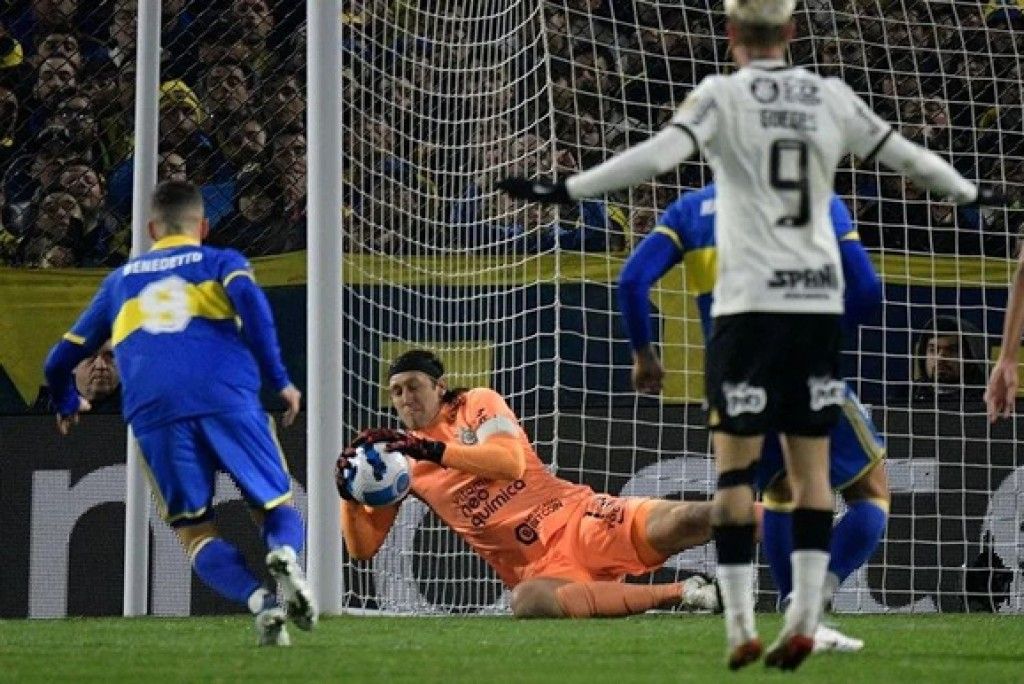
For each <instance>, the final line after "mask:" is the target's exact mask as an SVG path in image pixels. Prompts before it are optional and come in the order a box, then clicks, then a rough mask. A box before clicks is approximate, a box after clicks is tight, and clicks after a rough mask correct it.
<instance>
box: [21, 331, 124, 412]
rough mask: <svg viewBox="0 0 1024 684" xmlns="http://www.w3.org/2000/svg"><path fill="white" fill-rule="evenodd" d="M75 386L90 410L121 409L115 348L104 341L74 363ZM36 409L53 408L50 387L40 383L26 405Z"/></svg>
mask: <svg viewBox="0 0 1024 684" xmlns="http://www.w3.org/2000/svg"><path fill="white" fill-rule="evenodd" d="M74 375H75V387H76V388H77V389H78V393H79V394H80V395H82V397H84V398H85V400H86V401H88V402H89V403H90V404H91V405H92V408H91V409H90V413H120V412H121V373H120V372H119V371H118V369H117V363H116V362H115V360H114V350H113V348H112V347H111V346H110V342H109V341H108V342H106V343H104V344H103V346H102V347H100V348H99V349H98V350H97V351H96V353H95V354H93V355H92V356H90V357H89V358H87V359H84V360H82V361H81V362H80V363H79V364H78V365H77V366H75V371H74ZM29 410H30V411H33V412H38V413H53V412H54V411H55V410H56V409H55V408H54V407H53V405H52V404H51V403H50V388H49V387H47V386H46V385H43V386H42V387H40V388H39V394H38V395H37V396H36V399H35V401H34V402H33V403H32V406H31V408H30V409H29Z"/></svg>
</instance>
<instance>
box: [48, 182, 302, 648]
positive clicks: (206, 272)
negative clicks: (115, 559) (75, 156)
mask: <svg viewBox="0 0 1024 684" xmlns="http://www.w3.org/2000/svg"><path fill="white" fill-rule="evenodd" d="M151 216H152V220H151V221H150V223H149V233H150V236H151V237H152V238H153V240H154V244H153V248H152V250H151V251H150V252H149V253H147V254H144V255H142V256H139V257H136V258H134V259H132V260H131V261H129V262H128V263H127V264H125V265H124V266H122V267H120V268H118V269H117V270H115V271H113V272H112V273H110V274H109V275H108V276H107V277H106V278H105V279H104V281H103V283H102V284H101V285H100V288H99V291H98V292H97V293H96V296H95V297H94V298H93V300H92V302H91V303H90V305H89V307H88V308H87V309H86V310H85V311H84V312H83V313H82V315H81V316H80V317H79V319H78V321H77V322H76V323H75V324H74V326H72V328H71V330H70V331H69V332H67V333H65V335H64V338H63V339H62V340H61V341H60V342H58V343H57V344H56V345H55V346H54V347H53V349H52V350H51V351H50V354H49V356H48V358H47V360H46V368H45V372H46V379H47V382H48V383H49V387H50V388H51V392H52V399H53V403H54V406H56V407H57V413H58V415H57V425H58V428H59V429H60V431H61V432H62V433H64V434H66V433H67V431H68V429H69V428H70V427H71V425H72V424H73V423H75V422H77V420H78V414H79V413H80V412H82V411H87V410H89V408H90V407H89V403H88V402H87V401H86V400H85V399H84V398H82V397H81V396H79V394H78V391H77V390H76V388H75V383H74V380H73V376H72V369H73V368H74V367H75V365H76V364H77V363H78V362H79V361H81V360H82V359H84V358H86V357H88V356H89V355H90V354H92V353H93V352H95V350H97V349H99V348H100V347H101V346H102V345H103V344H104V343H106V342H107V341H108V340H109V341H110V344H111V345H112V347H113V350H114V357H115V360H116V362H117V366H118V368H119V369H120V372H121V384H122V404H123V411H124V417H125V421H126V422H127V423H128V424H129V425H130V426H131V428H132V431H133V432H134V434H135V437H136V439H137V440H138V442H139V446H140V448H141V451H142V454H143V459H144V461H145V464H146V466H148V468H147V470H148V474H149V476H150V484H151V485H152V488H153V493H154V495H155V497H156V500H157V503H158V506H159V508H160V511H161V514H162V515H163V517H164V518H165V520H167V522H168V523H169V524H170V525H171V527H172V528H173V529H174V531H175V532H176V533H177V536H178V538H179V539H180V540H181V543H182V546H183V547H184V548H185V551H186V553H187V554H188V556H189V559H190V560H191V562H192V567H193V568H194V569H195V572H196V574H197V575H198V576H199V578H200V579H202V580H203V581H204V582H205V583H206V584H208V585H209V586H210V587H212V588H213V589H214V590H216V591H217V592H218V593H220V594H222V595H224V596H225V597H227V598H229V599H233V600H235V601H237V602H239V603H243V604H245V605H247V606H248V607H249V609H250V610H251V611H252V612H253V613H254V614H255V615H256V629H257V636H258V643H259V644H260V645H288V642H289V638H288V632H287V630H286V629H285V626H284V622H285V618H286V616H287V617H291V618H292V619H293V620H294V621H295V623H296V624H297V625H298V626H299V627H300V628H303V629H311V628H312V627H313V625H314V623H315V621H316V609H315V607H314V605H313V601H312V597H311V593H310V591H309V588H308V585H307V583H306V580H305V578H304V576H303V573H302V569H301V568H300V567H299V565H298V561H297V555H298V553H299V552H300V551H301V550H302V542H303V535H304V531H303V523H302V518H301V516H300V514H299V512H298V510H296V508H295V507H294V506H292V505H291V504H290V501H291V497H292V490H291V479H290V477H289V475H288V470H287V465H286V463H285V460H284V455H283V454H282V452H281V449H280V446H279V445H278V443H277V439H276V437H275V436H274V432H273V431H274V425H273V420H272V419H271V418H270V417H269V416H267V414H266V413H265V412H264V411H263V408H262V406H261V405H260V401H259V390H260V372H261V371H262V372H263V375H264V376H265V377H266V379H267V380H268V381H269V382H270V383H272V386H273V388H274V389H275V390H276V391H277V392H278V393H279V394H280V396H281V397H282V398H283V399H284V401H285V402H286V403H287V406H288V408H287V411H286V412H285V415H284V420H283V423H284V424H285V425H286V426H287V425H290V424H291V423H292V422H293V421H294V419H295V416H296V414H297V413H298V411H299V403H300V399H301V394H300V393H299V391H298V390H297V389H296V388H295V386H294V385H292V383H291V381H290V380H289V378H288V372H287V370H286V369H285V367H284V364H283V363H282V362H281V353H280V348H279V346H278V341H277V333H276V331H275V328H274V321H273V318H272V316H271V312H270V307H269V305H268V303H267V300H266V296H265V295H264V294H263V291H262V290H261V289H260V288H259V286H258V285H257V284H256V282H255V280H254V278H253V273H252V269H251V268H250V266H249V264H248V262H246V260H245V258H244V257H243V256H242V255H241V254H239V253H238V252H236V251H234V250H230V249H214V248H212V247H204V246H202V245H201V240H202V238H204V237H205V236H206V234H207V232H208V231H209V225H208V223H207V220H206V218H205V216H204V214H203V198H202V195H201V194H200V193H199V190H198V188H196V187H195V186H194V185H192V184H190V183H180V182H167V183H161V184H160V185H158V186H157V188H156V190H155V192H154V193H153V200H152V215H151ZM217 471H222V472H225V473H227V474H228V475H230V476H231V478H232V479H233V480H234V482H235V484H237V486H238V489H239V491H241V493H242V496H243V497H244V498H245V500H246V502H247V503H248V504H249V506H250V507H251V510H252V512H253V518H254V519H255V520H256V521H257V523H258V524H259V525H260V526H261V528H262V536H263V540H264V542H265V543H266V545H267V547H268V549H269V553H268V554H267V559H266V562H267V567H268V569H269V571H270V574H271V575H272V576H273V577H274V578H275V580H277V583H278V585H279V587H280V588H281V589H282V591H283V593H284V597H285V603H286V608H287V613H286V610H285V608H283V607H281V606H279V605H278V603H277V598H276V593H275V592H273V591H272V590H270V589H267V588H264V587H263V586H261V582H260V581H259V580H258V579H257V577H256V575H255V574H254V573H253V572H252V571H251V570H250V569H249V568H248V567H247V566H246V564H245V559H244V558H243V557H242V554H241V552H240V551H239V550H238V549H237V548H236V547H235V546H233V545H231V544H229V543H228V542H227V541H225V540H224V539H222V538H221V537H220V536H219V534H218V531H217V528H216V527H215V525H214V521H213V506H212V502H213V495H214V483H215V478H216V474H217Z"/></svg>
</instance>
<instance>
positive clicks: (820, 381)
mask: <svg viewBox="0 0 1024 684" xmlns="http://www.w3.org/2000/svg"><path fill="white" fill-rule="evenodd" d="M807 389H808V390H809V391H810V395H811V410H812V411H820V410H821V409H823V408H825V407H826V406H839V405H841V404H842V403H843V402H844V401H845V400H846V383H845V382H843V381H842V380H834V379H832V378H830V377H828V376H824V377H818V378H808V379H807Z"/></svg>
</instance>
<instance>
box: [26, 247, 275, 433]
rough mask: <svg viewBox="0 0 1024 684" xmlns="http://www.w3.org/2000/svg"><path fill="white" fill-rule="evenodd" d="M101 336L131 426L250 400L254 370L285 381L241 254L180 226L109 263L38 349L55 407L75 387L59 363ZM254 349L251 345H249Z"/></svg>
mask: <svg viewBox="0 0 1024 684" xmlns="http://www.w3.org/2000/svg"><path fill="white" fill-rule="evenodd" d="M107 339H110V341H111V344H112V346H113V349H114V357H115V359H116V362H117V365H118V368H119V370H120V374H121V382H122V393H123V407H124V416H125V420H126V421H127V422H128V423H129V424H131V425H132V427H133V428H134V429H135V431H136V432H137V433H138V432H143V431H145V430H147V429H149V428H152V427H154V426H158V425H162V424H166V423H168V422H170V421H174V420H179V419H183V418H189V417H195V416H201V415H208V414H214V413H223V412H229V411H241V410H248V409H259V408H260V402H259V389H260V370H261V367H262V370H263V371H264V373H265V374H266V375H267V376H268V379H269V380H270V381H271V382H272V383H273V385H274V387H275V389H282V388H283V387H285V386H287V385H288V384H289V380H288V375H287V371H286V370H285V369H284V365H283V364H282V362H281V360H280V349H279V347H278V344H277V335H276V332H275V331H274V326H273V319H272V317H271V315H270V310H269V306H268V305H267V302H266V298H265V297H264V295H263V293H262V291H261V290H260V289H259V287H258V286H257V285H256V284H255V281H254V279H253V274H252V270H251V268H250V266H249V264H248V262H247V261H246V260H245V258H244V257H243V256H242V255H241V254H239V253H238V252H236V251H234V250H230V249H217V248H213V247H205V246H202V245H200V244H199V242H198V241H197V240H194V239H192V238H189V237H186V236H180V235H174V236H169V237H166V238H164V239H162V240H160V241H158V242H157V243H156V244H154V246H153V249H152V251H150V252H149V253H148V254H145V255H143V256H140V257H137V258H135V259H132V260H131V261H129V262H128V263H127V264H125V265H124V266H122V267H120V268H118V269H117V270H115V271H113V272H112V273H110V274H109V275H108V276H107V277H106V279H105V280H104V281H103V283H102V285H101V286H100V288H99V290H98V291H97V293H96V295H95V297H94V298H93V300H92V302H91V303H90V305H89V307H88V308H87V309H86V310H85V312H84V313H83V314H82V315H81V317H80V318H79V319H78V321H77V322H76V323H75V324H74V326H73V327H72V328H71V330H70V331H69V332H68V333H67V334H65V336H64V340H63V341H62V342H61V343H59V344H58V345H57V346H56V347H54V349H53V351H51V353H50V357H49V358H48V359H47V365H46V374H47V379H48V382H49V384H50V387H51V391H52V392H53V393H54V401H55V403H56V404H57V406H58V408H59V412H60V413H61V414H62V415H68V414H69V413H73V412H74V409H73V407H74V406H77V400H78V397H77V392H75V390H74V384H73V382H71V380H70V372H69V370H70V369H71V368H73V367H74V364H75V363H77V360H78V359H79V358H81V357H84V356H86V355H88V353H90V352H91V350H94V349H96V348H98V347H99V346H101V345H102V344H103V343H104V342H105V341H106V340H107ZM254 354H255V355H254Z"/></svg>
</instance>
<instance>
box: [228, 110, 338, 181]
mask: <svg viewBox="0 0 1024 684" xmlns="http://www.w3.org/2000/svg"><path fill="white" fill-rule="evenodd" d="M215 136H216V137H215V139H216V142H217V145H218V146H219V147H220V150H221V152H223V153H224V158H225V159H226V160H227V161H228V163H229V164H231V166H232V168H234V169H235V172H236V173H240V172H243V171H250V170H252V169H254V168H256V167H259V166H261V165H262V164H263V162H264V158H263V157H264V152H265V151H266V148H267V131H266V129H264V127H263V123H262V121H261V119H260V118H259V117H258V116H257V115H256V114H255V113H252V112H251V111H250V110H243V111H241V112H238V113H237V114H236V115H235V116H233V117H231V118H230V119H229V120H227V121H226V122H225V125H224V126H223V127H221V128H219V129H217V130H216V131H215ZM346 137H356V136H346Z"/></svg>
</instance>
